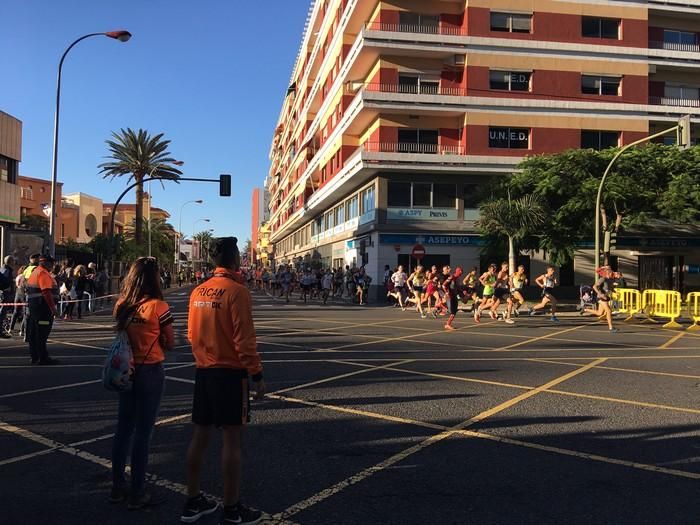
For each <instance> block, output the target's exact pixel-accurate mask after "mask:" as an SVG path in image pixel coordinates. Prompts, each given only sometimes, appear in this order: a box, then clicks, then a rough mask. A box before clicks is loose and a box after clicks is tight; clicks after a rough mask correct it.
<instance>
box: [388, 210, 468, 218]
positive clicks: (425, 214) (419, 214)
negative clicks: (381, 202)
mask: <svg viewBox="0 0 700 525" xmlns="http://www.w3.org/2000/svg"><path fill="white" fill-rule="evenodd" d="M386 218H387V219H388V220H390V221H455V220H457V210H454V209H450V208H387V210H386Z"/></svg>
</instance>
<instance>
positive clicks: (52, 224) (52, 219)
mask: <svg viewBox="0 0 700 525" xmlns="http://www.w3.org/2000/svg"><path fill="white" fill-rule="evenodd" d="M93 36H106V37H109V38H113V39H114V40H119V41H120V42H126V41H128V40H129V39H130V38H131V33H129V32H128V31H124V30H120V31H108V32H106V33H90V34H87V35H83V36H81V37H80V38H78V39H77V40H75V41H74V42H73V43H72V44H71V45H69V46H68V48H67V49H66V50H65V51H64V52H63V55H61V60H60V61H59V63H58V77H57V79H56V110H55V113H54V121H53V163H52V166H51V215H50V216H49V253H50V254H51V255H52V256H53V255H55V254H56V242H55V240H54V239H55V237H56V217H57V216H58V213H57V210H56V180H57V179H58V122H59V112H60V109H61V71H62V70H63V61H64V60H65V59H66V55H67V54H68V52H69V51H70V50H71V49H73V46H75V45H76V44H77V43H78V42H80V41H82V40H85V39H86V38H90V37H93Z"/></svg>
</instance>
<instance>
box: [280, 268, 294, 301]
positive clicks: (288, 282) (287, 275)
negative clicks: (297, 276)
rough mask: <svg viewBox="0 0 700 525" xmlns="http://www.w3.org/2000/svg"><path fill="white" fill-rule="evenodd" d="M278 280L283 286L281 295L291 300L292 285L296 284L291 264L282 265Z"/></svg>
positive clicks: (286, 299)
mask: <svg viewBox="0 0 700 525" xmlns="http://www.w3.org/2000/svg"><path fill="white" fill-rule="evenodd" d="M278 281H279V283H280V284H281V286H282V291H281V293H280V297H284V299H285V301H286V302H289V294H290V293H291V292H292V285H293V284H294V276H293V275H292V272H291V271H290V268H289V266H282V269H281V274H280V275H279V277H278Z"/></svg>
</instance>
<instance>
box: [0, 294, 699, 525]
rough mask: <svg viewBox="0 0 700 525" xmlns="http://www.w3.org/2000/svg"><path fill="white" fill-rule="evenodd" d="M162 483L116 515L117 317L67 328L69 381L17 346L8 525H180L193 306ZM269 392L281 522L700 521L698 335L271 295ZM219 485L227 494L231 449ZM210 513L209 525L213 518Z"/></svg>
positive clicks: (262, 420) (215, 489) (256, 422)
mask: <svg viewBox="0 0 700 525" xmlns="http://www.w3.org/2000/svg"><path fill="white" fill-rule="evenodd" d="M168 301H169V302H170V304H171V307H172V309H173V310H174V312H175V318H176V324H175V327H176V333H177V337H178V341H177V347H176V348H175V349H174V351H173V352H172V353H170V354H169V355H168V359H167V368H168V371H167V377H168V380H167V381H166V393H165V397H164V399H163V403H162V407H161V412H160V421H159V424H158V427H157V429H156V430H155V432H154V437H153V443H152V454H151V463H150V472H151V479H152V482H153V483H154V484H155V485H156V486H157V490H158V491H159V492H160V493H161V494H162V495H163V496H164V497H165V503H164V504H163V505H161V506H159V507H155V508H152V509H150V510H148V511H138V512H128V511H127V510H126V509H125V507H121V506H116V507H115V506H111V505H109V504H108V503H107V501H106V500H107V495H108V492H109V487H110V476H109V466H110V463H109V457H110V450H111V438H112V433H113V431H114V427H115V421H116V406H117V403H116V397H115V395H114V394H112V393H110V392H107V391H105V390H103V389H102V387H101V385H100V383H99V379H98V378H99V373H100V365H101V362H102V360H103V358H104V353H105V350H104V348H105V346H107V345H108V344H109V342H110V340H111V335H110V321H109V317H108V315H107V314H102V315H94V316H91V317H88V318H86V319H83V320H82V321H80V322H77V321H75V322H70V323H69V322H58V323H57V325H56V327H55V329H54V332H53V334H52V336H51V343H50V352H51V354H52V355H53V356H54V357H57V358H58V359H60V361H61V365H60V366H56V367H32V366H29V363H28V361H29V358H28V356H27V350H26V346H25V345H24V344H23V343H21V341H19V340H18V339H15V340H10V341H6V340H2V341H0V502H1V505H0V509H1V510H0V516H2V518H0V522H2V523H8V524H25V523H32V524H87V523H95V522H96V523H100V524H101V525H108V524H120V525H121V524H124V523H133V524H147V523H148V524H154V523H177V522H178V517H179V512H180V510H181V505H182V503H183V492H184V486H183V483H184V466H183V464H184V463H183V462H184V455H185V449H186V446H187V443H188V441H189V437H190V433H191V427H190V423H189V410H190V403H191V396H192V379H193V377H194V368H193V366H192V357H191V354H190V350H189V346H188V345H187V341H186V340H185V339H184V337H185V330H186V327H185V319H186V304H187V303H186V301H187V295H186V292H184V291H182V292H180V291H174V292H173V293H171V294H170V295H169V296H168ZM254 309H255V311H254V314H255V318H256V326H257V331H258V337H259V349H260V351H261V353H262V355H263V360H264V365H265V375H266V379H267V384H268V389H269V390H270V392H271V394H270V395H269V396H268V397H267V399H265V400H263V401H260V402H256V403H255V404H254V408H253V423H252V424H251V425H250V427H249V429H248V433H247V440H246V449H245V454H244V461H245V466H244V487H243V497H244V500H245V501H246V502H248V503H249V504H250V505H252V506H254V507H257V508H260V509H262V510H263V511H265V512H266V513H267V515H268V516H269V518H268V520H267V523H301V524H319V525H329V524H365V523H372V524H374V523H377V524H380V523H381V524H384V523H388V524H424V523H446V524H452V523H454V524H538V525H541V524H616V525H617V524H635V525H638V524H647V523H648V524H682V523H683V524H684V523H688V524H698V523H700V498H698V496H699V495H700V494H699V488H700V439H699V438H700V406H699V405H700V403H698V401H699V400H700V345H699V343H700V339H698V337H700V335H698V333H690V332H678V331H670V330H664V329H662V328H660V326H659V325H648V324H645V325H642V324H623V323H619V326H620V327H621V332H620V333H618V334H608V333H607V330H606V327H605V326H604V325H602V324H598V323H595V322H594V320H592V319H584V318H580V317H578V316H573V315H568V316H564V317H561V322H560V323H559V324H553V323H551V322H549V321H548V320H547V319H546V318H544V317H535V318H520V319H518V321H517V323H516V324H515V325H513V326H507V325H505V324H504V323H502V322H496V321H490V320H486V319H485V320H484V321H483V322H482V323H481V324H479V325H477V324H475V323H474V322H473V321H472V320H471V319H470V318H469V317H468V316H467V315H465V314H461V315H460V316H459V317H458V319H457V323H456V326H457V327H458V328H459V330H457V331H456V332H452V333H449V332H445V331H444V330H443V329H442V324H443V323H442V321H443V320H442V319H441V320H433V319H425V320H422V319H420V318H419V317H418V315H417V314H416V313H414V312H401V311H400V310H398V309H394V308H388V307H377V306H374V307H367V308H363V307H359V306H349V305H342V304H334V305H330V306H326V307H322V306H320V305H318V304H309V305H304V304H299V303H298V302H293V303H292V304H290V305H286V304H283V303H281V302H279V301H276V300H273V299H271V298H269V297H267V296H265V295H261V294H259V295H256V296H255V307H254ZM210 452H211V453H210V456H209V461H208V463H207V465H206V470H205V475H204V485H203V488H204V489H205V490H206V491H207V492H208V493H210V494H213V495H220V494H221V482H220V468H219V465H218V461H217V458H218V452H219V443H218V442H216V443H215V445H214V447H213V449H212V450H211V451H210ZM215 522H216V521H215V520H214V519H213V518H212V519H209V520H208V521H206V520H203V521H202V523H215Z"/></svg>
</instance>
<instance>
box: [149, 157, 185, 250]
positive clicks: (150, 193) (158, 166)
mask: <svg viewBox="0 0 700 525" xmlns="http://www.w3.org/2000/svg"><path fill="white" fill-rule="evenodd" d="M171 164H174V165H175V166H182V165H183V164H184V162H183V161H181V160H174V161H172V162H171ZM161 167H162V166H161V165H157V166H154V167H153V169H152V170H151V172H150V173H149V175H148V177H149V178H150V179H153V176H154V174H155V172H156V171H158V170H159V169H160V168H161ZM151 182H153V180H149V181H148V256H149V257H150V256H151V232H152V231H153V225H152V224H151V207H152V205H153V192H152V191H151Z"/></svg>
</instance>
